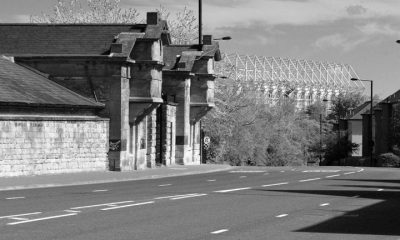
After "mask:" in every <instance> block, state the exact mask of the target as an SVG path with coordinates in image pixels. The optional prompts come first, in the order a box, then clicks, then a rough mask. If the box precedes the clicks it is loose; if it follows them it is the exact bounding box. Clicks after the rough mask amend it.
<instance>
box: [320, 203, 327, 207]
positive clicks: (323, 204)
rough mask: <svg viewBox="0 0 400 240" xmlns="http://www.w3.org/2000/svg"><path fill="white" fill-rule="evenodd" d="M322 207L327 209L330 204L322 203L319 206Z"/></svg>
mask: <svg viewBox="0 0 400 240" xmlns="http://www.w3.org/2000/svg"><path fill="white" fill-rule="evenodd" d="M319 206H320V207H325V206H329V203H322V204H320V205H319Z"/></svg>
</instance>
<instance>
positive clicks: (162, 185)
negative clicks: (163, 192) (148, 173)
mask: <svg viewBox="0 0 400 240" xmlns="http://www.w3.org/2000/svg"><path fill="white" fill-rule="evenodd" d="M171 185H172V184H171V183H167V184H161V185H158V186H159V187H166V186H171Z"/></svg>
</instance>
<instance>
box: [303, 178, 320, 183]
mask: <svg viewBox="0 0 400 240" xmlns="http://www.w3.org/2000/svg"><path fill="white" fill-rule="evenodd" d="M320 179H321V178H309V179H303V180H300V181H299V182H309V181H315V180H320Z"/></svg>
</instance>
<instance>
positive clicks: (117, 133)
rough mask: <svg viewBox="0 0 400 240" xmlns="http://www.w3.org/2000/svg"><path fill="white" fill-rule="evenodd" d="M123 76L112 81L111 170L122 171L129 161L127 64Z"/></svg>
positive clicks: (109, 157) (109, 155) (123, 68)
mask: <svg viewBox="0 0 400 240" xmlns="http://www.w3.org/2000/svg"><path fill="white" fill-rule="evenodd" d="M121 70H122V71H121V76H115V77H114V76H113V79H112V80H111V81H110V95H111V97H110V99H111V100H110V107H109V109H110V143H109V147H110V151H109V154H108V159H109V168H110V170H114V171H120V170H121V166H122V165H123V164H124V163H126V161H127V150H128V137H129V79H128V76H127V75H126V73H127V69H126V67H125V66H123V67H122V68H121Z"/></svg>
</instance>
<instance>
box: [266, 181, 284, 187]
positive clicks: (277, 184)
mask: <svg viewBox="0 0 400 240" xmlns="http://www.w3.org/2000/svg"><path fill="white" fill-rule="evenodd" d="M285 184H289V183H288V182H281V183H272V184H266V185H262V187H272V186H279V185H285Z"/></svg>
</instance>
